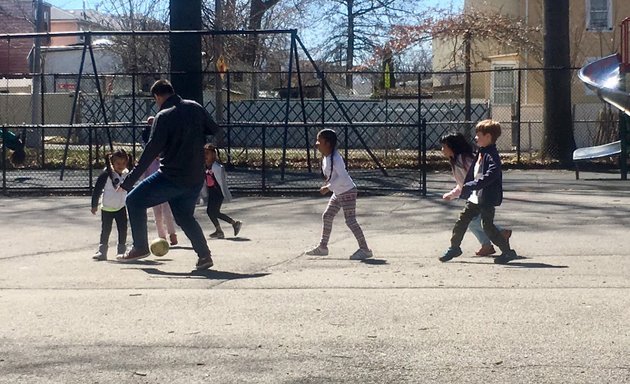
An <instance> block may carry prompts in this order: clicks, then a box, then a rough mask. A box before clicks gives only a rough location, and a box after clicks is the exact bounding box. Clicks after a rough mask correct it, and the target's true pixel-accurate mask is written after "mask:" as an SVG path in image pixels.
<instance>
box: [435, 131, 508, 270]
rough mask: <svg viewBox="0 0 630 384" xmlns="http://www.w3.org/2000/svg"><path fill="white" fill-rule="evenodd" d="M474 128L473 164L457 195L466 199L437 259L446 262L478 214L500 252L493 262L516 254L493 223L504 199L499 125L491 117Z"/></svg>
mask: <svg viewBox="0 0 630 384" xmlns="http://www.w3.org/2000/svg"><path fill="white" fill-rule="evenodd" d="M476 131H477V134H476V136H475V140H476V141H477V144H478V145H479V154H478V155H477V160H476V161H475V164H474V166H471V167H470V169H469V170H468V174H467V175H466V179H465V182H464V186H463V187H462V193H461V195H460V198H462V199H467V201H466V205H465V207H464V210H463V211H462V212H461V213H460V215H459V219H458V220H457V222H456V223H455V227H454V228H453V236H452V237H451V246H450V247H449V248H448V249H447V250H446V252H444V255H443V256H442V257H440V261H442V262H446V261H449V260H451V259H453V258H455V257H457V256H460V255H461V254H462V250H461V248H460V245H461V243H462V239H463V238H464V233H466V229H467V228H468V224H469V223H470V222H471V221H472V219H474V218H475V217H476V216H477V215H481V227H482V228H483V230H484V232H485V233H486V235H488V238H489V239H490V241H492V242H493V243H494V245H496V246H498V247H499V249H500V250H501V255H500V256H499V257H496V258H495V259H494V262H495V264H507V263H508V262H510V261H511V260H514V259H516V258H517V257H518V256H517V255H516V252H515V251H514V250H513V249H510V244H509V243H508V241H507V239H506V238H505V237H503V236H502V235H501V232H500V231H499V230H498V229H497V227H496V226H495V225H494V212H495V207H497V206H499V205H501V201H502V200H503V176H502V174H501V159H500V157H499V152H498V151H497V146H496V141H497V139H498V138H499V136H501V125H500V124H499V123H498V122H497V121H494V120H483V121H480V122H479V123H478V124H477V127H476Z"/></svg>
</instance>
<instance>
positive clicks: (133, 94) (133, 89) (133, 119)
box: [112, 35, 137, 161]
mask: <svg viewBox="0 0 630 384" xmlns="http://www.w3.org/2000/svg"><path fill="white" fill-rule="evenodd" d="M134 38H135V35H134ZM134 47H135V40H134ZM136 69H137V67H135V66H134V70H136ZM112 81H113V80H112ZM136 122H137V116H136V73H135V72H132V73H131V142H132V143H133V144H132V147H131V156H132V157H133V159H134V161H135V159H136V158H137V155H136Z"/></svg>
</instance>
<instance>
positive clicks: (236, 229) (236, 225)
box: [232, 220, 243, 236]
mask: <svg viewBox="0 0 630 384" xmlns="http://www.w3.org/2000/svg"><path fill="white" fill-rule="evenodd" d="M241 226H243V223H242V222H240V221H238V220H236V221H235V222H234V224H232V228H234V236H238V233H239V232H240V231H241Z"/></svg>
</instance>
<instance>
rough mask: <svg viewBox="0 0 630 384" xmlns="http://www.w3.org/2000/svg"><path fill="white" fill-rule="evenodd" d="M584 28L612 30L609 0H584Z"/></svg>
mask: <svg viewBox="0 0 630 384" xmlns="http://www.w3.org/2000/svg"><path fill="white" fill-rule="evenodd" d="M586 29H587V30H589V31H611V30H612V4H611V0H586Z"/></svg>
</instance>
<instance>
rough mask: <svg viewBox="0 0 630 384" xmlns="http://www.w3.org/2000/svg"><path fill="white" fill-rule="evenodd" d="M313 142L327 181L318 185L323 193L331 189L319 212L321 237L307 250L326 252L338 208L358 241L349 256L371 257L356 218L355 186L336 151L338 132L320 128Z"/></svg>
mask: <svg viewBox="0 0 630 384" xmlns="http://www.w3.org/2000/svg"><path fill="white" fill-rule="evenodd" d="M315 146H316V147H317V149H318V150H319V152H320V153H321V154H322V173H323V176H324V179H325V180H326V185H324V186H323V187H321V188H320V189H319V192H320V193H321V194H322V195H325V194H327V193H328V192H330V191H332V193H333V194H332V196H331V197H330V200H329V201H328V206H327V207H326V210H325V211H324V214H323V215H322V221H323V228H322V238H321V240H320V242H319V245H318V246H317V247H315V248H313V249H311V250H309V251H307V252H306V254H307V255H311V256H326V255H328V240H329V239H330V232H331V230H332V223H333V219H334V218H335V215H337V213H338V212H339V210H340V209H343V214H344V217H345V219H346V225H348V228H350V230H351V231H352V233H353V234H354V237H355V238H356V239H357V242H358V243H359V249H358V250H357V251H356V252H354V253H353V254H352V256H350V260H363V259H367V258H370V257H372V251H371V250H370V249H369V248H368V245H367V243H366V241H365V236H364V235H363V231H362V230H361V226H360V225H359V223H358V222H357V219H356V207H357V186H356V185H355V184H354V182H353V181H352V178H351V177H350V175H348V171H347V170H346V164H345V163H344V161H343V159H342V158H341V156H340V155H339V152H338V151H337V134H336V133H335V131H333V130H332V129H324V130H321V131H320V132H319V133H318V134H317V142H316V143H315Z"/></svg>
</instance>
